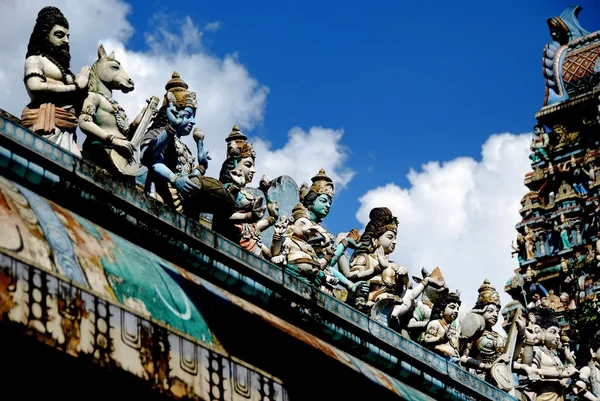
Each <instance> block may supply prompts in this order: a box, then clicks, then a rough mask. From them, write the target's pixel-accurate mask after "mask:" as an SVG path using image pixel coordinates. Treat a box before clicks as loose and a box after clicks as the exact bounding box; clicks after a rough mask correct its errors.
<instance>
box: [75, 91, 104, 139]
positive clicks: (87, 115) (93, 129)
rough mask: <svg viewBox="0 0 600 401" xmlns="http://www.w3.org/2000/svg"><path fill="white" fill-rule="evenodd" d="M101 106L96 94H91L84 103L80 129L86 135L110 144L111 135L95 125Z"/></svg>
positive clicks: (80, 116) (80, 117)
mask: <svg viewBox="0 0 600 401" xmlns="http://www.w3.org/2000/svg"><path fill="white" fill-rule="evenodd" d="M99 105H100V98H99V96H98V95H96V94H95V93H90V94H89V95H88V97H87V98H86V99H85V101H84V102H83V107H82V108H81V114H80V115H79V128H81V130H82V131H83V133H84V134H86V135H88V136H90V135H93V136H95V137H97V138H98V139H100V140H101V141H102V142H110V139H111V138H110V135H109V134H107V133H106V132H105V131H104V130H103V129H102V128H100V127H99V126H98V125H97V124H96V123H95V121H94V120H95V117H96V111H97V110H98V106H99Z"/></svg>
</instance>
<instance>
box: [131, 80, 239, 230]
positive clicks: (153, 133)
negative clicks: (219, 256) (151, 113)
mask: <svg viewBox="0 0 600 401" xmlns="http://www.w3.org/2000/svg"><path fill="white" fill-rule="evenodd" d="M165 89H166V94H165V97H164V100H163V104H162V106H161V108H160V109H159V111H158V113H157V115H156V117H155V118H154V121H153V122H152V125H151V126H150V129H149V130H148V131H147V132H146V133H145V135H144V137H143V139H142V142H141V162H142V164H144V165H145V166H146V167H148V177H147V179H146V188H145V192H146V194H148V195H149V196H151V197H154V198H156V199H157V200H159V201H161V202H164V203H165V204H167V205H169V206H170V207H172V208H173V209H175V210H176V211H178V212H180V213H183V214H185V215H187V216H189V217H191V218H193V219H198V218H199V216H200V215H201V214H202V213H209V214H212V215H213V224H214V222H215V221H217V222H218V221H219V219H228V218H229V216H231V215H232V214H233V212H234V207H235V200H236V198H237V195H238V193H239V191H240V188H241V186H242V183H243V176H242V174H241V172H240V171H239V170H234V171H231V172H230V174H231V180H232V182H233V183H234V185H229V186H227V187H226V186H225V185H224V184H223V183H222V182H220V181H219V180H217V179H216V178H212V177H206V176H205V173H206V169H207V168H208V160H210V156H209V155H208V151H205V150H204V133H203V132H202V131H201V130H200V129H198V128H196V129H194V131H193V134H192V129H193V126H194V124H193V122H192V119H193V117H194V116H195V114H196V108H197V107H198V106H197V101H196V93H195V92H192V91H190V90H188V85H187V83H185V81H183V79H181V77H180V76H179V74H178V73H177V72H173V74H172V76H171V79H170V80H169V82H168V83H167V85H166V86H165ZM190 134H192V137H193V140H194V142H195V143H196V148H197V157H198V161H197V162H196V159H195V158H194V155H193V154H192V151H191V150H190V148H189V147H188V146H187V145H186V144H185V143H184V141H183V138H184V137H186V136H188V135H190Z"/></svg>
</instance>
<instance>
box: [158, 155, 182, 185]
mask: <svg viewBox="0 0 600 401" xmlns="http://www.w3.org/2000/svg"><path fill="white" fill-rule="evenodd" d="M152 171H154V173H156V175H158V176H160V177H162V178H163V179H165V180H167V181H170V182H175V179H176V178H177V177H178V176H177V175H176V174H175V173H174V172H172V171H171V169H170V168H168V167H167V166H166V165H165V164H164V163H162V158H161V161H160V162H157V163H154V164H153V165H152Z"/></svg>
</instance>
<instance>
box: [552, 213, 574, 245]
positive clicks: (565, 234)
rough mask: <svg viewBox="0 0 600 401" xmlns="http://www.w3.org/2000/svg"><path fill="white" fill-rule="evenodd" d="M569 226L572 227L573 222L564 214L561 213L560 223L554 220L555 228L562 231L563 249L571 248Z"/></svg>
mask: <svg viewBox="0 0 600 401" xmlns="http://www.w3.org/2000/svg"><path fill="white" fill-rule="evenodd" d="M569 228H571V222H570V221H569V220H567V218H566V217H565V215H564V214H562V213H561V214H560V224H558V222H554V229H555V230H556V231H558V232H559V233H560V239H561V243H562V249H569V248H570V247H571V241H570V239H569Z"/></svg>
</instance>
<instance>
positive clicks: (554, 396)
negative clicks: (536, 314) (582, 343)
mask: <svg viewBox="0 0 600 401" xmlns="http://www.w3.org/2000/svg"><path fill="white" fill-rule="evenodd" d="M538 324H539V326H540V327H541V329H542V338H543V341H542V343H541V344H540V345H538V346H535V347H534V350H533V353H534V354H533V363H532V367H533V372H534V374H535V377H533V378H531V380H532V384H531V389H532V391H533V392H534V393H535V394H536V401H562V400H564V399H565V397H564V388H565V387H566V386H567V385H568V384H569V382H570V378H571V377H572V376H574V375H575V374H576V373H577V369H576V368H575V361H574V359H573V358H572V356H571V352H570V350H569V348H568V343H566V344H563V348H565V354H566V355H567V357H566V358H565V359H566V363H565V362H563V360H561V358H560V357H559V355H558V349H559V348H560V347H561V331H560V327H559V323H558V321H557V320H556V317H555V315H554V313H548V314H545V315H543V316H542V317H541V319H540V322H539V323H538ZM565 365H566V366H565Z"/></svg>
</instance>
